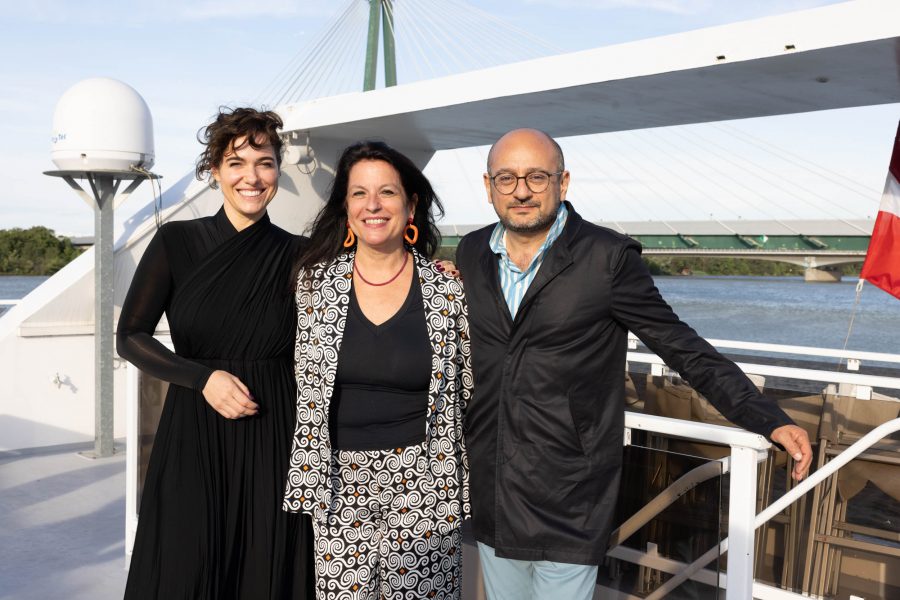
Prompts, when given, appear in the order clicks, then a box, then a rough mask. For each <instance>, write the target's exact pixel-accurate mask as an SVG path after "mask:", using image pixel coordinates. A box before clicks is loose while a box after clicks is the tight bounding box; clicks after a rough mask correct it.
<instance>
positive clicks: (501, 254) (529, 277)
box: [490, 202, 569, 319]
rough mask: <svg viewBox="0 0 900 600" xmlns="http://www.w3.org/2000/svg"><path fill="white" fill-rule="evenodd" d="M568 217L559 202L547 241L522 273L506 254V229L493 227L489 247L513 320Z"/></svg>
mask: <svg viewBox="0 0 900 600" xmlns="http://www.w3.org/2000/svg"><path fill="white" fill-rule="evenodd" d="M568 216H569V210H568V209H567V208H566V205H565V204H564V203H562V202H561V203H560V204H559V210H558V211H556V220H555V221H554V222H553V225H551V226H550V231H549V232H547V239H545V240H544V243H543V244H541V247H540V248H538V251H537V252H535V254H534V258H532V259H531V264H529V265H528V268H527V269H525V270H524V271H522V270H521V269H519V267H517V266H516V264H515V263H514V262H513V261H512V260H510V258H509V254H508V253H507V252H506V227H504V226H503V224H502V223H497V226H496V227H494V232H493V233H491V241H490V246H491V250H492V251H493V252H494V254H496V255H497V257H498V260H499V261H500V268H499V271H500V289H501V290H502V291H503V297H504V298H505V299H506V305H507V306H508V307H509V314H510V315H512V317H513V319H515V318H516V313H517V312H519V305H521V304H522V298H524V297H525V292H527V291H528V287H529V286H530V285H531V282H532V281H534V276H535V275H537V272H538V269H540V268H541V265H542V264H543V263H544V256H545V255H546V254H547V250H548V249H549V248H550V246H551V245H553V242H555V241H556V238H558V237H559V234H561V233H562V230H563V227H565V226H566V219H567V218H568Z"/></svg>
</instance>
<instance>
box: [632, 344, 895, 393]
mask: <svg viewBox="0 0 900 600" xmlns="http://www.w3.org/2000/svg"><path fill="white" fill-rule="evenodd" d="M627 359H628V361H630V362H639V363H647V364H660V365H664V364H666V363H665V361H664V360H663V359H661V358H660V357H658V356H657V355H655V354H651V353H649V352H629V353H628V355H627ZM735 364H737V366H738V367H740V369H741V370H742V371H744V372H745V373H753V374H755V375H771V376H774V377H785V378H788V379H803V380H808V381H820V382H824V383H849V384H853V385H865V386H869V387H876V388H885V389H894V390H897V389H900V377H885V376H883V375H861V374H859V373H847V372H844V371H819V370H816V369H800V368H796V367H782V366H779V365H761V364H757V363H735Z"/></svg>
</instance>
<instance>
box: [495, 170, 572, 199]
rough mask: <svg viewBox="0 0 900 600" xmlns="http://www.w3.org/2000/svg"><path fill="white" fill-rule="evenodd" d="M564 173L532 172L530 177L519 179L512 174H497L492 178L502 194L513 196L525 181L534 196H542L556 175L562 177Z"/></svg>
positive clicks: (525, 176)
mask: <svg viewBox="0 0 900 600" xmlns="http://www.w3.org/2000/svg"><path fill="white" fill-rule="evenodd" d="M561 173H562V171H557V172H556V173H547V172H546V171H532V172H531V173H529V174H528V175H524V176H522V177H518V176H516V175H513V174H512V173H497V174H496V175H494V176H493V177H491V181H493V182H494V188H496V190H497V191H498V192H500V193H501V194H512V193H513V192H514V191H516V187H517V186H518V185H519V180H520V179H524V180H525V185H526V186H528V189H529V190H531V193H533V194H540V193H541V192H543V191H545V190H546V189H547V187H548V186H549V185H550V178H551V177H553V176H554V175H560V174H561Z"/></svg>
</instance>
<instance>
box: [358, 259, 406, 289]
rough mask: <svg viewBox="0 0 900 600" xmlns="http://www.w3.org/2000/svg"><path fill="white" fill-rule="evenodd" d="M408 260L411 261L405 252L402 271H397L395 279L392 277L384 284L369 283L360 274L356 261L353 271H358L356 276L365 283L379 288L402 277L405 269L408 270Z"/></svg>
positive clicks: (401, 266)
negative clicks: (401, 274)
mask: <svg viewBox="0 0 900 600" xmlns="http://www.w3.org/2000/svg"><path fill="white" fill-rule="evenodd" d="M408 260H409V252H404V253H403V264H402V265H400V270H399V271H397V274H396V275H394V276H393V277H391V278H390V279H388V280H387V281H385V282H384V283H373V282H371V281H369V280H368V279H366V278H365V277H363V274H362V273H360V272H359V266H358V265H357V262H356V261H355V260H354V261H353V270H354V271H356V274H357V275H359V278H360V279H362V280H363V281H364V282H365V283H368V284H369V285H374V286H376V287H377V286H382V285H387V284H389V283H391V282H392V281H394V280H395V279H397V278H398V277H400V273H402V272H403V269H405V268H406V262H407V261H408Z"/></svg>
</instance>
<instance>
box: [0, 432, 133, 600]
mask: <svg viewBox="0 0 900 600" xmlns="http://www.w3.org/2000/svg"><path fill="white" fill-rule="evenodd" d="M91 449H93V444H92V443H87V444H77V445H66V446H53V447H48V448H37V449H31V450H23V451H16V452H0V507H2V508H0V600H7V599H13V598H15V599H16V600H56V599H63V598H64V599H66V600H82V599H83V600H98V599H105V598H121V597H122V594H123V593H124V591H125V577H126V575H127V570H126V564H125V535H124V527H125V454H124V452H122V453H121V454H117V455H116V456H114V457H112V458H105V459H100V460H92V459H89V458H84V457H82V456H80V455H78V452H79V451H84V450H91Z"/></svg>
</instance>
